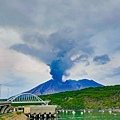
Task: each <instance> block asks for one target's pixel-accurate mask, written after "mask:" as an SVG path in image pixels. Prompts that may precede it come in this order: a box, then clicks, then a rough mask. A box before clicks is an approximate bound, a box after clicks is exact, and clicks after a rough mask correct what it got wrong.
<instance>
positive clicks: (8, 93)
mask: <svg viewBox="0 0 120 120" xmlns="http://www.w3.org/2000/svg"><path fill="white" fill-rule="evenodd" d="M7 97H8V98H9V88H8V95H7Z"/></svg>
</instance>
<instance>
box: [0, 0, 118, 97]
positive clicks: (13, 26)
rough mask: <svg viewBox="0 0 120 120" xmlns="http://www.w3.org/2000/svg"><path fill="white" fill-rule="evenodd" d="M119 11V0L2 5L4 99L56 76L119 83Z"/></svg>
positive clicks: (0, 86) (9, 0)
mask: <svg viewBox="0 0 120 120" xmlns="http://www.w3.org/2000/svg"><path fill="white" fill-rule="evenodd" d="M119 6H120V0H0V92H1V96H0V97H3V98H4V97H9V96H12V95H15V94H18V93H21V92H23V91H26V90H29V89H31V88H33V87H35V86H37V85H39V84H41V83H44V82H46V81H48V80H50V79H52V78H54V77H55V76H53V74H52V73H53V72H54V73H55V74H56V75H58V74H59V75H60V77H61V78H62V81H66V80H68V79H73V80H80V79H84V78H87V79H90V80H91V79H92V80H95V81H96V82H98V83H101V84H103V85H117V84H120V7H119ZM58 61H60V62H59V65H57V66H56V65H55V64H58ZM54 63H55V64H54ZM52 68H54V69H52ZM56 69H57V70H56Z"/></svg>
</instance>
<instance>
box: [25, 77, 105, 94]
mask: <svg viewBox="0 0 120 120" xmlns="http://www.w3.org/2000/svg"><path fill="white" fill-rule="evenodd" d="M100 86H104V85H102V84H100V83H97V82H95V81H94V80H89V79H82V80H71V79H70V80H66V81H65V82H62V81H56V80H54V79H51V80H48V81H46V82H44V83H42V84H39V85H38V86H36V87H34V88H32V89H30V90H28V91H26V92H27V93H32V94H36V95H45V94H53V93H59V92H65V91H73V90H80V89H84V88H89V87H100Z"/></svg>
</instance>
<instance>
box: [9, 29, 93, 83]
mask: <svg viewBox="0 0 120 120" xmlns="http://www.w3.org/2000/svg"><path fill="white" fill-rule="evenodd" d="M74 33H75V35H74ZM83 38H84V39H83ZM85 38H86V39H85ZM89 38H90V36H88V35H87V36H83V35H81V34H80V33H79V32H76V31H75V30H73V29H71V28H67V29H62V30H59V31H57V32H55V33H52V34H50V35H49V36H47V37H46V36H44V35H41V34H39V33H34V34H25V35H23V38H22V39H23V42H24V44H15V45H13V46H11V49H13V50H16V51H18V52H22V53H23V54H26V55H30V56H32V57H35V58H36V59H38V60H40V61H43V62H44V63H45V64H46V65H48V66H49V67H50V74H51V75H52V79H53V80H56V81H58V82H62V77H63V76H66V75H67V73H66V71H67V70H69V69H70V68H71V67H72V66H73V65H74V63H75V62H76V60H77V62H78V61H81V59H82V56H83V55H86V56H90V55H91V54H92V53H93V48H92V46H90V43H89ZM73 58H74V59H73ZM86 61H88V58H87V59H86Z"/></svg>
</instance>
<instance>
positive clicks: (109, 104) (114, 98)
mask: <svg viewBox="0 0 120 120" xmlns="http://www.w3.org/2000/svg"><path fill="white" fill-rule="evenodd" d="M40 98H42V99H43V100H49V101H50V103H49V104H57V105H58V106H59V107H61V108H64V109H107V108H120V85H115V86H104V87H97V88H86V89H82V90H77V91H67V92H61V93H56V94H49V95H41V96H40Z"/></svg>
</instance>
